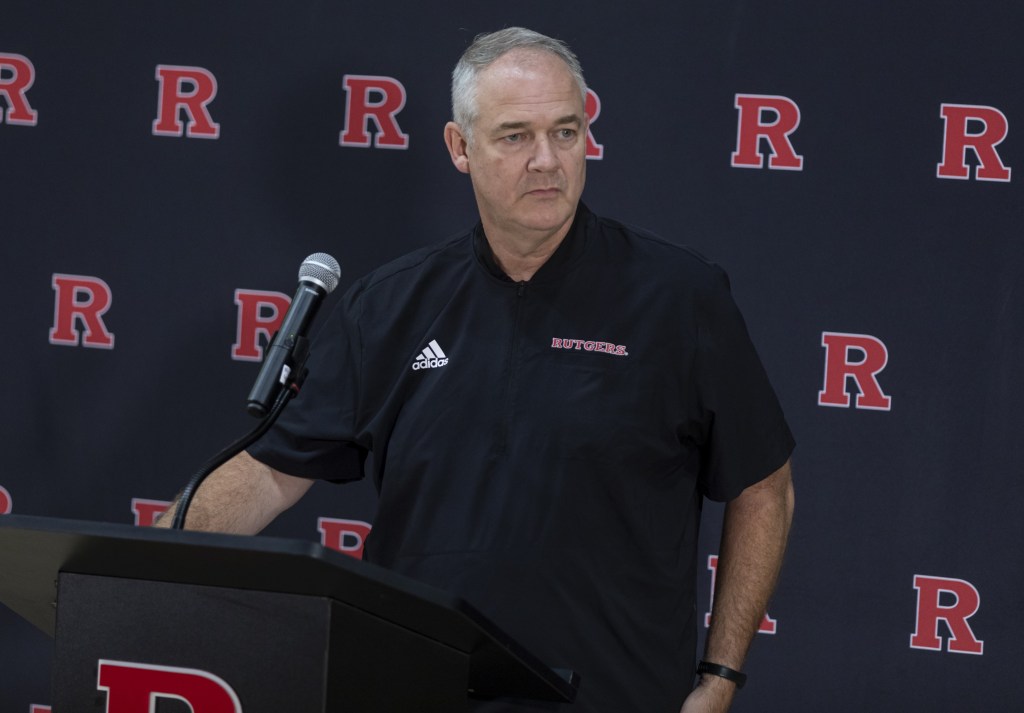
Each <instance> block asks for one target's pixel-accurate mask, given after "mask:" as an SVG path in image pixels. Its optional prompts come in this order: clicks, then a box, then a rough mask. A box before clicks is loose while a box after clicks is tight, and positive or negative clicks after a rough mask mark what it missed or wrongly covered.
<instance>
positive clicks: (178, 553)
mask: <svg viewBox="0 0 1024 713" xmlns="http://www.w3.org/2000/svg"><path fill="white" fill-rule="evenodd" d="M0 572H2V573H3V576H2V577H0V602H2V603H3V604H5V605H7V606H8V607H9V608H10V609H12V610H13V611H15V612H16V613H18V614H19V615H21V616H22V617H24V618H25V619H27V620H28V621H29V622H30V623H31V624H33V625H34V626H36V627H37V628H39V629H41V630H42V631H43V632H45V633H46V634H48V635H50V636H53V635H54V632H55V622H56V601H57V577H58V574H59V573H61V572H69V573H77V574H90V575H97V576H109V577H121V578H128V579H142V580H149V581H158V582H172V583H180V584H196V585H206V586H215V587H228V588H233V589H252V590H258V591H266V592H280V593H289V594H304V595H310V596H321V597H327V598H330V599H333V600H336V601H338V602H341V603H343V604H345V605H347V606H352V607H355V608H357V609H359V610H361V611H364V612H366V613H369V614H371V615H374V616H377V617H380V618H381V619H384V620H386V621H388V622H391V623H393V624H397V625H399V626H402V627H405V628H407V629H410V630H412V631H416V632H418V633H419V634H421V635H424V636H428V637H430V638H431V639H434V640H436V641H438V642H440V643H443V644H446V645H448V646H451V647H453V648H455V649H457V650H459V651H463V652H465V653H467V654H470V655H471V660H472V659H474V658H479V659H481V660H488V661H493V660H503V661H505V663H504V664H502V665H504V666H513V667H518V668H519V669H520V673H521V674H522V675H520V676H516V677H515V678H520V679H522V680H523V681H525V682H527V683H528V688H529V689H530V690H527V691H520V690H517V691H516V692H515V693H514V694H513V693H511V692H501V693H497V692H495V693H494V695H523V696H527V697H534V698H541V699H546V700H564V701H571V700H573V698H574V697H575V692H576V685H577V681H576V677H575V675H570V676H569V678H568V680H567V679H566V678H564V677H562V676H560V675H559V674H557V673H555V672H554V671H552V670H551V669H550V668H548V667H547V666H545V665H544V664H542V663H541V662H540V661H538V660H537V659H536V658H535V657H534V656H533V655H532V654H530V653H529V652H528V651H526V650H525V649H524V648H523V647H522V646H520V645H519V644H517V643H516V642H515V641H514V640H513V639H512V638H511V637H509V636H508V635H507V634H505V633H504V632H503V631H501V629H499V628H498V627H497V626H496V625H494V624H493V623H492V622H490V621H489V620H488V619H487V618H486V617H484V616H483V615H482V614H480V613H479V612H478V611H477V610H476V609H474V608H473V606H472V605H470V604H469V603H467V602H466V601H465V600H463V599H461V598H459V597H456V596H454V595H451V594H449V593H447V592H445V591H443V590H440V589H437V588H435V587H431V586H429V585H426V584H423V583H421V582H418V581H416V580H413V579H411V578H409V577H404V576H402V575H400V574H397V573H394V572H391V571H389V570H386V569H384V568H382V567H378V566H375V565H373V564H370V563H367V562H362V561H359V560H356V559H353V558H352V557H349V556H347V555H344V554H341V553H339V552H335V551H334V550H331V549H329V548H326V547H324V546H322V545H320V544H319V543H315V542H308V541H303V540H293V539H284V538H271V537H262V536H242V535H223V534H214V533H203V532H187V531H186V532H182V531H179V530H168V529H162V528H143V527H137V526H133V525H122V524H113V523H103V522H92V521H79V520H62V519H54V518H43V517H33V516H26V515H4V516H2V517H0ZM471 684H472V682H471ZM484 688H487V685H484ZM480 692H481V693H485V691H480ZM538 694H540V695H538Z"/></svg>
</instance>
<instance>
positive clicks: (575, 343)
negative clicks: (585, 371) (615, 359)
mask: <svg viewBox="0 0 1024 713" xmlns="http://www.w3.org/2000/svg"><path fill="white" fill-rule="evenodd" d="M551 348H552V349H575V350H576V351H584V352H602V353H604V354H613V355H615V356H629V352H627V351H626V345H625V344H612V343H610V342H597V341H591V340H589V339H559V338H558V337H554V338H552V340H551Z"/></svg>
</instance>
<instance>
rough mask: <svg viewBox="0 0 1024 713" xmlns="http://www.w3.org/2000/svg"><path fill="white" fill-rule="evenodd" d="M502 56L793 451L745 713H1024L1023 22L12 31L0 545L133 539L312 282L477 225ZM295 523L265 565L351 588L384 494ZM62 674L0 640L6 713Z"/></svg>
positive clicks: (202, 19)
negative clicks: (479, 150)
mask: <svg viewBox="0 0 1024 713" xmlns="http://www.w3.org/2000/svg"><path fill="white" fill-rule="evenodd" d="M508 25H525V26H528V27H531V28H534V29H537V30H539V31H542V32H545V33H547V34H551V35H554V36H557V37H560V38H562V39H565V40H566V41H568V42H569V43H570V45H571V46H572V47H573V48H574V49H575V50H576V52H577V53H578V54H579V56H580V58H581V59H582V61H583V65H584V69H585V71H586V76H587V79H588V83H589V85H590V87H591V91H590V94H589V96H588V101H587V112H588V114H589V115H590V116H591V119H592V124H591V132H590V135H589V136H588V137H587V141H588V144H587V146H588V148H587V155H588V158H589V159H590V161H589V162H588V186H587V189H586V191H585V193H584V199H585V200H586V202H587V203H588V205H589V206H590V207H591V209H593V210H594V211H595V212H597V213H599V214H603V215H607V216H609V217H613V218H618V219H621V220H624V221H626V222H629V223H634V224H638V225H642V226H644V227H647V228H649V229H651V230H653V231H655V232H657V233H659V234H661V235H662V236H664V237H666V238H667V239H669V240H672V241H675V242H679V243H684V244H687V245H690V246H693V247H694V248H696V249H697V250H699V251H701V252H702V253H704V254H705V255H707V256H709V257H710V258H712V259H713V260H714V261H716V262H718V263H720V264H721V265H723V266H724V267H725V268H726V269H727V271H728V272H729V274H730V277H731V279H732V284H733V289H734V294H735V296H736V299H737V301H738V303H739V304H740V306H741V308H742V309H743V310H744V313H745V316H746V319H747V322H748V324H749V327H750V330H751V333H752V336H753V338H754V340H755V343H756V344H757V346H758V348H759V350H760V352H761V355H762V357H763V360H764V362H765V365H766V367H767V369H768V372H769V373H770V375H771V377H772V380H773V382H774V384H775V386H776V388H777V391H778V393H779V397H780V399H781V401H782V403H783V406H784V408H785V410H786V413H787V415H788V417H789V419H790V421H791V424H792V427H793V430H794V432H795V434H796V436H797V440H798V447H797V452H796V456H795V459H794V467H795V474H796V483H797V515H796V520H795V524H794V527H793V532H792V541H791V545H790V550H789V553H788V555H787V560H786V564H785V569H784V573H783V580H782V582H781V584H780V587H779V589H778V592H777V595H776V596H775V598H774V600H773V602H772V604H771V607H770V609H769V611H768V613H767V615H766V617H765V619H764V622H763V623H762V627H761V633H760V634H759V635H758V636H757V639H756V641H755V643H754V647H753V650H752V653H751V656H750V659H749V663H748V665H747V669H748V671H749V674H750V684H749V685H748V687H747V688H745V689H744V691H743V692H742V693H741V694H740V695H739V696H738V698H737V701H736V705H735V710H737V711H741V712H742V711H787V712H789V711H820V710H827V711H833V712H839V711H858V712H859V711H863V710H875V711H909V710H913V711H924V710H943V711H953V710H986V711H1010V710H1017V709H1018V707H1019V705H1020V703H1021V701H1022V700H1024V682H1022V681H1024V679H1022V678H1021V676H1019V675H1018V673H1017V668H1018V666H1019V662H1020V661H1021V660H1024V627H1022V625H1024V606H1022V605H1024V597H1022V594H1021V592H1022V591H1024V567H1022V557H1021V555H1020V553H1019V551H1018V549H1019V548H1018V545H1019V543H1021V542H1022V541H1024V518H1022V517H1021V515H1020V513H1021V507H1022V504H1024V497H1022V496H1024V488H1022V486H1021V481H1022V479H1024V450H1022V446H1021V443H1022V442H1024V439H1022V438H1021V436H1020V433H1021V432H1024V414H1022V411H1021V408H1020V405H1021V403H1022V402H1024V386H1022V383H1024V380H1022V377H1021V363H1022V361H1024V290H1022V287H1021V283H1022V277H1024V247H1022V241H1021V237H1020V234H1021V229H1022V225H1024V211H1022V206H1024V200H1022V199H1024V194H1022V191H1021V188H1020V178H1019V177H1018V176H1017V171H1018V170H1020V168H1019V167H1022V166H1024V154H1022V150H1021V146H1022V142H1021V140H1020V132H1019V127H1021V126H1024V94H1022V93H1021V91H1020V82H1019V77H1018V76H1017V74H1018V70H1019V69H1020V68H1021V67H1024V43H1022V42H1021V40H1020V36H1021V31H1022V29H1024V6H1021V5H1020V4H1019V3H1015V2H1010V1H1009V0H1004V1H1003V2H992V1H989V0H982V1H981V2H976V3H963V2H959V3H946V2H938V3H936V2H914V1H912V2H902V3H885V2H868V3H864V2H859V3H854V2H838V3H836V2H830V3H822V2H812V1H811V0H798V1H797V2H790V3H751V2H741V1H739V0H730V1H728V2H716V3H708V2H692V1H687V2H657V3H654V2H643V1H637V2H631V3H621V2H612V1H611V0H607V1H602V2H590V3H566V4H561V5H559V4H551V3H548V2H535V1H533V0H525V1H524V2H521V3H518V4H517V5H516V7H514V8H511V9H501V8H499V7H498V6H496V5H495V6H493V7H492V6H491V4H485V3H470V2H451V3H447V4H444V3H442V4H441V5H438V4H437V3H415V2H394V3H352V2H311V1H305V0H303V1H301V2H294V3H279V2H269V1H265V0H260V1H259V2H245V3H242V2H228V3H201V2H176V3H155V2H135V3H128V2H98V3H50V2H37V1H36V0H8V2H6V3H5V5H4V8H3V12H2V19H0V236H2V239H0V246H2V247H0V250H2V256H3V260H2V261H0V270H2V274H3V284H4V286H5V289H7V291H8V305H9V306H8V310H7V317H6V319H5V325H6V326H5V329H4V333H5V336H6V346H5V349H4V350H3V353H4V356H3V359H2V364H3V384H4V388H3V393H4V395H5V405H4V408H3V416H2V419H3V421H2V423H3V427H2V431H0V433H2V438H3V444H4V451H5V453H6V454H7V456H6V462H5V465H4V467H3V469H2V470H0V513H2V514H7V513H17V514H26V515H41V516H49V517H58V518H72V519H85V520H101V521H108V522H117V523H135V524H137V525H139V526H144V525H148V524H149V523H151V522H152V520H153V518H154V517H155V515H156V514H158V513H159V512H160V511H161V510H162V508H163V507H165V505H166V502H167V501H168V500H169V499H171V498H172V497H173V496H174V494H175V493H176V492H177V491H178V489H179V488H180V487H181V486H182V485H183V484H184V483H185V482H186V481H187V480H188V478H189V477H190V476H191V474H192V473H193V471H194V470H195V469H196V468H197V467H198V466H199V465H201V464H202V463H203V462H204V461H205V460H206V459H207V458H208V457H209V456H210V455H212V454H213V453H215V452H216V451H218V450H219V449H220V448H221V447H223V446H224V445H226V444H227V443H229V442H231V441H232V440H234V439H235V438H236V437H237V436H239V435H241V434H242V433H243V432H245V431H246V430H248V429H249V428H250V427H251V426H252V425H253V424H252V422H251V421H252V419H251V418H250V417H249V416H248V415H247V414H246V413H245V408H244V407H245V396H246V395H247V393H248V390H249V388H250V386H251V384H252V381H253V379H254V378H255V375H256V372H257V370H258V363H257V362H258V361H259V360H260V359H261V358H262V355H263V352H264V348H265V346H266V344H267V339H268V336H269V335H270V334H271V333H272V332H273V330H274V329H275V326H276V324H277V323H278V322H279V321H280V319H281V317H282V316H283V314H284V311H285V309H286V308H287V304H288V300H289V297H290V295H291V294H292V293H293V292H294V289H295V285H296V272H297V269H298V266H299V264H300V263H301V261H302V259H303V258H304V257H305V256H306V255H308V254H310V253H313V252H318V251H324V252H328V253H331V254H332V255H334V256H335V257H336V258H337V259H338V260H339V262H340V263H341V265H342V270H343V276H342V285H341V287H340V288H339V293H340V292H341V291H343V290H344V289H345V288H347V286H348V285H349V284H351V282H352V281H353V280H354V279H355V278H356V277H358V276H360V275H361V274H363V273H365V272H367V271H369V270H370V269H372V268H374V267H376V266H378V265H380V264H381V263H383V262H385V261H386V260H388V259H390V258H393V257H396V256H398V255H400V254H402V253H404V252H406V251H408V250H410V249H413V248H416V247H419V246H422V245H426V244H428V243H432V242H436V241H438V240H441V239H443V238H445V237H446V236H448V235H450V234H452V233H454V232H456V231H458V230H461V229H462V228H465V227H467V226H469V225H470V224H471V223H473V222H474V221H475V208H474V203H473V199H472V193H471V190H470V186H469V183H468V179H467V178H466V177H465V176H464V175H462V174H460V173H458V172H457V171H455V170H454V168H453V167H452V166H451V164H450V162H449V159H448V156H447V153H446V150H445V148H444V146H443V143H442V135H441V130H442V127H443V125H444V122H445V121H446V120H447V119H448V117H449V108H448V78H449V73H450V70H451V67H452V66H453V64H454V63H455V61H456V59H457V58H458V56H459V54H460V53H461V51H462V50H463V49H464V48H465V46H466V45H467V44H468V43H469V42H470V40H471V39H472V38H473V37H474V36H475V35H476V34H477V33H479V32H482V31H487V30H493V29H498V28H500V27H503V26H508ZM336 299H337V296H336V295H335V296H332V297H331V298H329V303H333V301H334V300H336ZM330 306H331V305H330V304H328V305H327V306H326V309H330ZM313 492H314V494H313V495H311V496H309V497H307V498H306V499H305V500H304V501H303V502H302V503H301V504H300V505H299V506H297V507H296V508H295V509H294V510H292V511H290V512H289V513H287V514H286V515H285V516H283V517H282V518H281V519H280V520H279V521H278V522H277V523H275V524H274V525H273V526H272V528H271V530H270V533H271V534H275V535H285V536H291V537H297V538H308V539H311V540H315V541H320V542H323V543H325V544H326V545H328V546H330V547H333V548H336V549H339V550H342V551H344V552H347V553H349V554H351V555H353V556H356V557H358V556H359V555H360V552H361V547H362V542H363V540H364V538H365V536H366V534H367V533H368V532H369V530H370V528H371V527H372V523H373V512H374V493H373V490H372V484H370V483H367V482H364V483H358V484H354V485H349V486H340V487H338V486H330V485H327V484H317V485H316V486H315V488H314V491H313ZM705 512H706V518H705V520H706V521H705V525H704V531H703V533H702V545H701V547H702V552H701V558H702V560H701V561H702V562H706V563H707V567H706V571H704V572H703V574H702V582H701V591H702V599H701V601H700V602H699V606H700V607H701V609H702V611H704V612H707V611H708V610H709V608H710V601H709V600H710V592H711V587H712V582H713V577H714V569H715V564H716V547H717V536H718V522H717V521H718V517H719V515H720V512H721V508H720V507H718V506H709V507H708V508H707V509H706V511H705ZM0 576H4V574H3V573H2V572H0ZM51 655H52V642H51V641H50V640H49V639H48V638H47V637H46V636H45V635H43V634H42V633H40V632H39V631H37V630H35V629H34V628H33V627H31V626H30V625H29V624H27V623H26V622H24V621H23V620H21V619H20V618H18V617H17V616H16V615H14V614H13V613H11V612H10V611H9V610H6V609H4V610H3V611H0V712H2V713H8V712H10V713H30V712H33V713H36V712H41V711H46V710H48V708H49V702H50V701H49V695H50V694H49V685H50V683H49V677H50V667H51Z"/></svg>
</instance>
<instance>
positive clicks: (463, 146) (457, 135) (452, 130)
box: [444, 121, 469, 173]
mask: <svg viewBox="0 0 1024 713" xmlns="http://www.w3.org/2000/svg"><path fill="white" fill-rule="evenodd" d="M444 144H445V146H447V147H448V155H449V156H451V158H452V163H453V164H455V168H457V169H459V170H460V171H461V172H462V173H469V154H468V153H467V148H468V144H467V142H466V137H465V136H464V135H463V134H462V129H460V128H459V125H458V124H456V123H455V122H454V121H449V122H448V123H447V124H445V125H444Z"/></svg>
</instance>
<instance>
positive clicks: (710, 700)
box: [679, 674, 736, 713]
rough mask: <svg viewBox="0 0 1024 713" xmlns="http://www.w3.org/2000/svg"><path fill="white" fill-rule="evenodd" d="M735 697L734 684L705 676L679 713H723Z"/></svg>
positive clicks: (722, 679)
mask: <svg viewBox="0 0 1024 713" xmlns="http://www.w3.org/2000/svg"><path fill="white" fill-rule="evenodd" d="M734 695H736V684H735V683H733V682H732V681H727V680H725V679H724V678H722V677H720V676H711V675H708V674H705V675H704V676H702V677H701V681H700V683H698V684H697V687H696V688H694V689H693V692H692V693H691V694H690V695H689V696H687V697H686V700H685V701H684V702H683V707H682V708H681V709H680V711H679V713H725V712H726V711H727V710H729V706H730V705H732V697H733V696H734Z"/></svg>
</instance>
